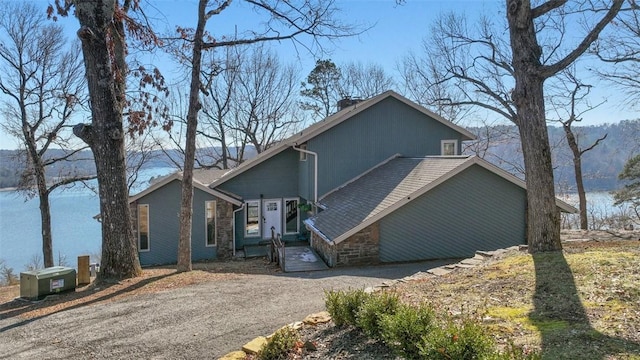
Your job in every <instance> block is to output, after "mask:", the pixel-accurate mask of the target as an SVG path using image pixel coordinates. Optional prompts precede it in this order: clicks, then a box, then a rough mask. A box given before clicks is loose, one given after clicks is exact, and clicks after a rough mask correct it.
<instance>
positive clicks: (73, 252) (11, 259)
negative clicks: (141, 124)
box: [0, 168, 173, 274]
mask: <svg viewBox="0 0 640 360" xmlns="http://www.w3.org/2000/svg"><path fill="white" fill-rule="evenodd" d="M172 171H173V169H171V168H154V169H148V170H144V171H143V172H142V173H141V175H140V177H139V181H138V184H136V186H135V187H134V189H135V191H132V192H133V193H135V192H138V191H140V190H143V189H145V188H146V187H147V186H149V180H150V178H152V177H155V176H159V175H166V174H169V173H171V172H172ZM50 203H51V218H52V219H51V227H52V235H53V256H54V262H55V263H56V265H57V263H58V258H59V256H62V257H65V258H66V265H67V266H71V267H76V266H77V257H78V256H79V255H90V256H91V258H92V259H91V261H92V262H94V261H96V259H97V257H98V256H100V252H101V242H102V239H101V229H100V223H99V222H98V221H97V220H95V219H93V216H95V215H96V214H98V213H99V212H100V203H99V199H98V196H97V195H96V194H95V193H94V192H93V191H91V190H90V189H87V188H84V187H80V186H77V187H74V188H71V189H66V190H61V191H54V193H52V194H51V196H50ZM38 206H39V200H38V198H37V197H36V198H33V199H31V200H27V201H25V198H24V195H23V194H20V193H18V192H16V191H2V192H0V260H4V262H5V265H7V266H8V267H11V268H13V270H14V273H15V274H19V273H20V272H21V271H24V270H25V268H26V267H27V265H29V264H31V263H33V262H34V259H36V258H37V259H38V260H39V262H40V263H42V235H41V231H42V227H41V225H40V209H39V208H38Z"/></svg>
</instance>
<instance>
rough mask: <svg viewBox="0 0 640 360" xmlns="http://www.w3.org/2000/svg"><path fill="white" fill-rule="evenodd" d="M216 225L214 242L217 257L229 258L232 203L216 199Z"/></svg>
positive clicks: (231, 246)
mask: <svg viewBox="0 0 640 360" xmlns="http://www.w3.org/2000/svg"><path fill="white" fill-rule="evenodd" d="M216 216H217V217H218V218H217V219H216V225H217V226H218V231H217V234H216V235H217V239H216V243H217V245H218V252H217V253H218V256H217V258H218V259H229V258H231V257H232V256H233V204H231V203H229V202H226V201H224V200H222V199H216Z"/></svg>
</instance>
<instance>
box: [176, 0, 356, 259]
mask: <svg viewBox="0 0 640 360" xmlns="http://www.w3.org/2000/svg"><path fill="white" fill-rule="evenodd" d="M244 2H246V3H247V4H249V5H250V6H251V7H252V8H253V9H254V10H255V11H257V12H259V13H260V14H262V15H263V16H265V17H266V18H267V21H265V22H264V23H263V25H264V26H265V27H264V28H263V29H261V30H260V29H253V30H249V31H247V32H243V33H242V34H241V35H234V36H230V37H219V38H216V37H215V36H213V35H210V36H207V37H206V38H205V26H206V24H207V21H208V20H209V19H211V18H212V17H213V16H219V15H220V14H222V13H224V11H225V10H226V9H227V8H229V6H230V5H231V0H225V1H222V2H218V3H216V4H215V5H212V4H210V3H209V1H208V0H200V1H199V3H198V25H197V26H196V28H195V30H194V31H193V32H191V31H188V30H186V29H179V32H180V35H181V36H180V39H181V40H187V43H189V44H190V46H191V48H192V50H193V51H192V55H191V64H192V68H191V85H190V87H189V109H188V112H187V131H186V137H185V159H184V160H185V164H184V168H183V177H182V201H181V211H180V239H179V243H178V264H177V270H178V271H190V270H191V218H192V212H193V210H192V206H193V165H194V160H195V147H196V131H197V128H198V113H199V111H200V109H201V108H202V105H201V101H200V96H199V95H200V92H201V90H202V89H203V86H202V80H201V75H202V71H201V70H202V69H201V62H202V52H203V50H210V49H216V48H223V47H229V46H239V45H249V44H255V43H261V42H267V41H282V40H291V41H294V43H296V44H300V45H303V46H305V47H307V48H309V47H308V46H307V45H304V43H302V42H301V39H302V38H304V37H305V36H308V37H309V38H310V39H311V41H313V43H314V44H319V42H318V41H317V40H318V39H320V38H327V39H335V38H339V37H342V36H349V35H353V33H354V32H353V29H352V28H351V27H350V26H345V25H343V24H340V23H339V22H338V21H337V20H336V12H337V9H336V8H335V6H334V4H333V2H332V0H312V1H306V2H303V3H300V4H293V3H289V2H281V1H271V0H245V1H244Z"/></svg>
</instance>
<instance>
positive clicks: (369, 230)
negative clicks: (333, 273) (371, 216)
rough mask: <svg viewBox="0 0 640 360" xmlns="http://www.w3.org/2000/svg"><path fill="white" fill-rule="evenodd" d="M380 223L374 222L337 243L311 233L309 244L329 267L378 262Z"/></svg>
mask: <svg viewBox="0 0 640 360" xmlns="http://www.w3.org/2000/svg"><path fill="white" fill-rule="evenodd" d="M379 245H380V225H379V224H378V223H374V224H372V225H370V226H368V227H366V228H364V229H362V230H360V231H358V232H357V233H355V234H353V235H352V236H350V237H349V238H348V239H346V240H344V241H343V242H341V243H339V244H337V245H331V244H329V243H328V242H326V241H325V240H324V239H322V238H321V237H319V236H318V235H316V234H315V233H314V232H312V233H311V246H312V247H313V249H314V250H315V251H316V252H317V253H318V254H319V255H320V257H322V259H323V260H324V261H325V262H326V263H327V265H328V266H329V267H335V266H356V265H370V264H378V263H380V256H379V249H380V246H379Z"/></svg>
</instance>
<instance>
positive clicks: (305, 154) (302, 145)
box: [298, 144, 307, 161]
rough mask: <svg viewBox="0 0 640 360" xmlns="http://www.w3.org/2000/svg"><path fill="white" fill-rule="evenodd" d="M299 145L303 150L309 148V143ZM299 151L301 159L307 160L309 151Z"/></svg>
mask: <svg viewBox="0 0 640 360" xmlns="http://www.w3.org/2000/svg"><path fill="white" fill-rule="evenodd" d="M298 147H299V148H300V149H302V150H307V144H301V145H300V146H298ZM299 153H300V161H307V153H306V152H302V151H299Z"/></svg>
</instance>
